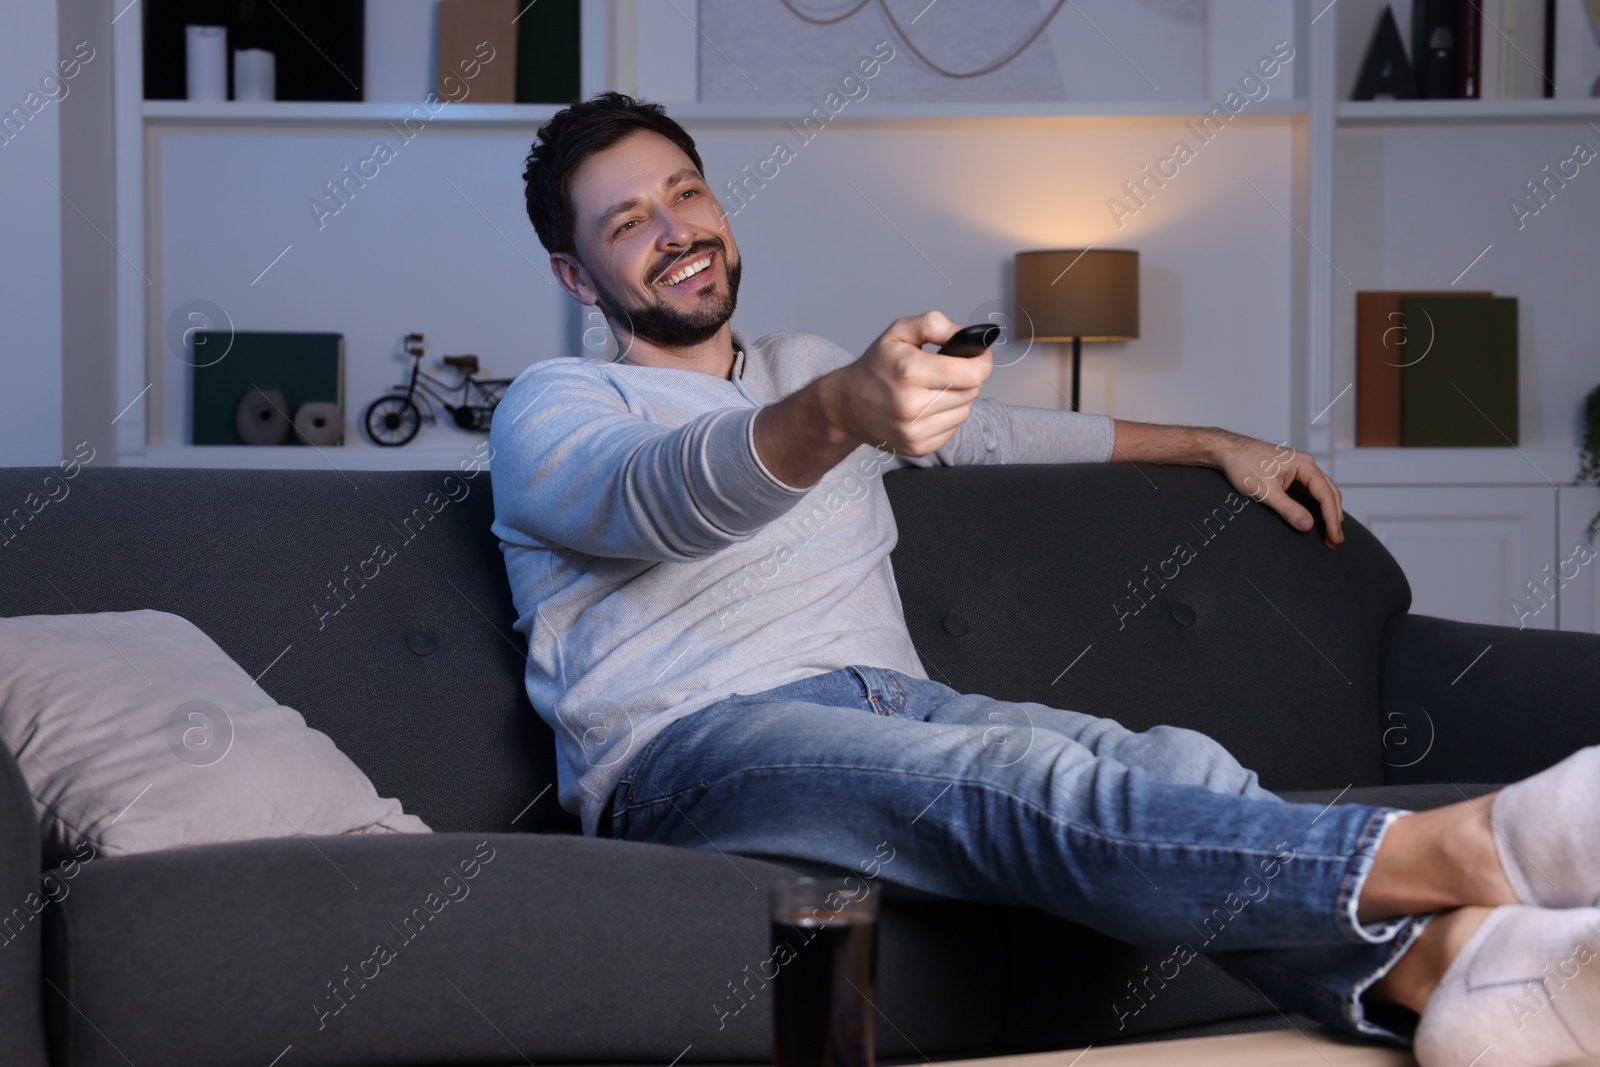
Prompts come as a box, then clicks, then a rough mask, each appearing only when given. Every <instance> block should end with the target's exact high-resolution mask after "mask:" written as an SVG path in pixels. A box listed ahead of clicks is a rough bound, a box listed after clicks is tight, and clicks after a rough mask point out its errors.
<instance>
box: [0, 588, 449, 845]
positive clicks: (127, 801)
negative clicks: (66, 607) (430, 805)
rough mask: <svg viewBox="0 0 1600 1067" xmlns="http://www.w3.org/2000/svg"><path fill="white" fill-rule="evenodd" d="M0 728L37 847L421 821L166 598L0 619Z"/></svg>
mask: <svg viewBox="0 0 1600 1067" xmlns="http://www.w3.org/2000/svg"><path fill="white" fill-rule="evenodd" d="M0 740H3V741H4V742H5V744H6V746H7V747H8V748H9V749H10V750H11V751H12V753H14V754H15V756H16V759H17V763H18V765H19V766H20V767H21V768H22V776H23V778H25V779H26V780H27V782H28V787H29V790H30V791H31V792H32V794H33V797H34V802H35V804H36V805H37V807H38V809H39V818H40V830H41V837H42V842H41V844H42V848H43V851H44V862H45V865H46V866H51V865H54V864H55V863H57V862H58V861H60V860H61V859H64V858H66V857H67V856H68V855H69V854H70V853H71V852H72V851H73V850H74V849H75V848H76V847H77V846H79V845H81V844H83V843H84V842H88V843H90V844H92V845H93V847H94V849H95V851H96V852H98V853H100V854H103V855H122V854H127V853H132V852H144V851H151V850H155V849H164V848H175V847H179V846H184V845H204V844H213V843H216V842H222V841H240V840H247V839H251V838H263V837H287V836H289V835H291V834H298V833H308V834H343V833H380V834H395V833H426V832H428V827H427V825H426V824H424V823H423V822H422V820H420V819H418V818H417V817H416V816H414V815H407V814H406V813H405V812H404V811H403V810H402V809H401V806H400V802H399V801H397V800H393V799H384V798H380V797H379V796H378V793H377V790H376V789H374V788H373V786H372V783H371V781H369V780H368V779H367V776H366V775H365V774H363V773H361V769H360V768H359V767H357V766H356V765H355V764H354V763H352V762H351V761H350V759H349V757H347V756H346V755H345V754H344V753H343V752H341V751H339V749H338V747H337V746H335V745H334V743H333V741H332V740H330V739H329V738H328V736H327V735H326V734H324V733H321V732H320V731H317V730H313V729H311V728H310V727H308V726H307V725H306V722H305V719H303V718H301V716H300V713H299V712H297V711H295V710H294V709H293V708H288V707H284V706H283V705H281V704H279V703H278V702H277V701H275V700H273V699H272V698H271V697H270V696H268V695H267V694H266V692H265V691H264V690H263V689H262V688H261V686H259V685H258V684H256V681H255V680H254V679H252V678H251V677H250V675H249V674H247V673H246V672H245V670H244V668H242V667H240V666H239V665H238V664H237V663H235V662H234V661H233V660H232V659H230V658H229V657H228V655H227V653H225V652H223V651H222V649H220V648H218V647H217V645H216V643H215V642H214V641H212V640H211V638H209V637H207V636H206V634H205V633H204V632H203V631H201V630H200V629H199V628H198V627H197V626H195V625H194V624H193V623H191V622H189V621H188V620H187V619H185V618H183V617H181V616H178V615H174V614H171V613H170V612H165V611H151V610H143V611H122V612H111V611H103V612H96V613H93V614H88V615H83V614H71V615H25V616H20V617H16V618H8V619H0Z"/></svg>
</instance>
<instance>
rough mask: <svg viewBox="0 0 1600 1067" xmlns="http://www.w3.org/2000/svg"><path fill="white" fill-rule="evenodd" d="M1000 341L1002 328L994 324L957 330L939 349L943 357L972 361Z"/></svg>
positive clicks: (988, 323) (987, 323)
mask: <svg viewBox="0 0 1600 1067" xmlns="http://www.w3.org/2000/svg"><path fill="white" fill-rule="evenodd" d="M999 339H1000V327H999V326H998V325H997V324H995V323H992V322H986V323H984V324H983V325H981V326H967V327H964V328H963V329H960V330H957V331H956V333H955V336H953V337H951V338H950V340H948V341H946V342H945V343H944V347H943V348H941V349H939V355H941V356H960V357H962V358H964V359H971V358H972V357H973V356H981V355H983V352H984V349H986V348H988V347H989V346H990V345H992V344H994V343H995V341H997V340H999Z"/></svg>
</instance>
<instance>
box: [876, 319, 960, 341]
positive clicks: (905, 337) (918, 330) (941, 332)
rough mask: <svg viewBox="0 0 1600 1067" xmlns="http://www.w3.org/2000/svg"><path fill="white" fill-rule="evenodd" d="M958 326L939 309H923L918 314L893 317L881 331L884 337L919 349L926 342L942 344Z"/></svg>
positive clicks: (951, 335) (953, 334)
mask: <svg viewBox="0 0 1600 1067" xmlns="http://www.w3.org/2000/svg"><path fill="white" fill-rule="evenodd" d="M960 328H961V327H959V326H957V325H956V324H955V323H953V322H951V321H950V320H949V319H948V318H946V317H945V315H944V313H943V312H941V311H924V312H923V313H922V314H920V315H907V316H906V317H904V318H899V319H895V320H894V321H893V322H892V323H890V324H889V328H888V329H887V330H885V331H884V332H883V333H884V336H885V337H892V338H893V339H895V340H896V341H904V342H905V343H906V344H908V345H910V346H911V347H912V348H919V349H920V348H921V347H922V346H923V345H927V344H940V345H942V344H944V343H945V342H946V341H948V340H950V338H951V337H953V336H955V332H956V331H957V330H959V329H960Z"/></svg>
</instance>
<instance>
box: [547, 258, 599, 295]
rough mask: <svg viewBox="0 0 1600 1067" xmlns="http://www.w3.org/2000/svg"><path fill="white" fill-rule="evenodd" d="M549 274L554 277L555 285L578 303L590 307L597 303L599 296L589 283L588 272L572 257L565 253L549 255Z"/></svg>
mask: <svg viewBox="0 0 1600 1067" xmlns="http://www.w3.org/2000/svg"><path fill="white" fill-rule="evenodd" d="M550 272H551V273H552V274H553V275H555V279H556V284H557V285H559V286H561V288H563V289H565V290H566V291H567V295H568V296H570V297H572V299H574V300H576V301H577V302H578V303H580V304H588V305H591V306H592V305H594V304H595V303H597V302H598V301H599V299H600V297H599V294H598V293H596V292H595V288H594V286H593V285H592V284H591V283H590V281H589V272H588V271H587V270H586V269H584V266H583V264H582V263H579V262H578V261H577V259H575V258H574V257H572V256H570V255H568V254H567V253H565V252H552V253H550Z"/></svg>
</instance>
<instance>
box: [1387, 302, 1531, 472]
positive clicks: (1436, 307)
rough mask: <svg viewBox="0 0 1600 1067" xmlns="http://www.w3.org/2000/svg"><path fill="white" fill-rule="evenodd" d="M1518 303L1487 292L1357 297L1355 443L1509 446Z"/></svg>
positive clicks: (1513, 434)
mask: <svg viewBox="0 0 1600 1067" xmlns="http://www.w3.org/2000/svg"><path fill="white" fill-rule="evenodd" d="M1517 443H1518V439H1517V301H1516V299H1515V298H1513V297H1497V296H1495V295H1494V294H1493V293H1488V292H1473V293H1467V292H1459V291H1453V292H1449V293H1438V292H1405V291H1388V292H1361V293H1357V294H1356V444H1357V445H1359V446H1362V447H1376V448H1397V447H1433V448H1438V447H1477V448H1485V447H1502V448H1506V447H1513V446H1515V445H1516V444H1517Z"/></svg>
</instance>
